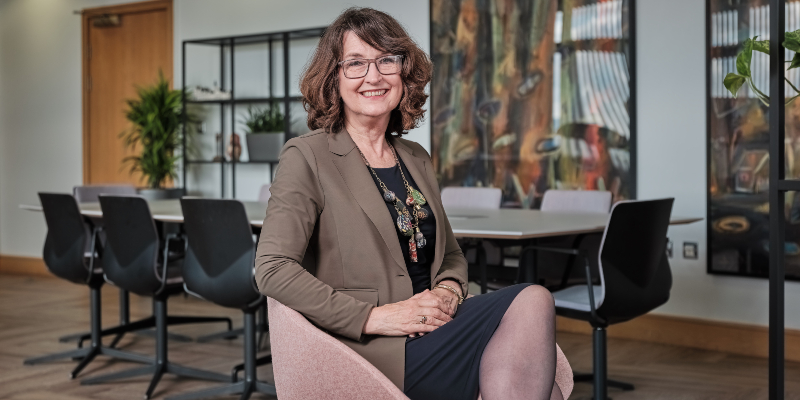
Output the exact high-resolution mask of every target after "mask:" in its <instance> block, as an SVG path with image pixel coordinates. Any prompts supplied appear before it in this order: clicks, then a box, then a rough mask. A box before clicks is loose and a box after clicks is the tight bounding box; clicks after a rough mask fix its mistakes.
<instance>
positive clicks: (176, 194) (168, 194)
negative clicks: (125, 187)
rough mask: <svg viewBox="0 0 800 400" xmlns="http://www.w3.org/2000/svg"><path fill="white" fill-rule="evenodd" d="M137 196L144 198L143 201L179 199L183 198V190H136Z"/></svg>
mask: <svg viewBox="0 0 800 400" xmlns="http://www.w3.org/2000/svg"><path fill="white" fill-rule="evenodd" d="M137 191H138V192H139V196H142V197H144V199H145V200H151V201H152V200H168V199H180V198H181V197H182V196H183V188H168V189H151V188H139V189H137Z"/></svg>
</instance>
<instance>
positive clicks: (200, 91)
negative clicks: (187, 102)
mask: <svg viewBox="0 0 800 400" xmlns="http://www.w3.org/2000/svg"><path fill="white" fill-rule="evenodd" d="M191 92H192V100H196V101H208V100H230V99H231V92H230V91H225V90H222V89H220V87H219V86H217V82H214V86H212V87H211V89H209V88H207V87H205V86H200V85H197V86H195V87H193V88H192V89H191Z"/></svg>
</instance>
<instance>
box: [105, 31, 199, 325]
mask: <svg viewBox="0 0 800 400" xmlns="http://www.w3.org/2000/svg"><path fill="white" fill-rule="evenodd" d="M181 104H182V107H183V121H181V122H183V124H182V125H183V126H182V127H181V131H182V132H183V134H182V135H181V146H182V147H181V164H183V169H182V171H181V176H182V178H181V185H182V186H183V194H186V157H188V155H187V154H186V121H187V120H188V119H189V118H188V116H187V115H186V42H183V44H182V50H181ZM120 305H121V304H120ZM123 323H127V321H126V322H120V324H123Z"/></svg>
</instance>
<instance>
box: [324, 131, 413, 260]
mask: <svg viewBox="0 0 800 400" xmlns="http://www.w3.org/2000/svg"><path fill="white" fill-rule="evenodd" d="M355 148H356V144H355V142H353V139H352V138H350V134H349V133H347V131H346V130H342V131H341V132H339V133H336V134H328V149H329V150H330V151H331V153H334V154H337V155H338V156H337V157H333V164H334V165H335V166H336V168H337V169H338V170H339V174H340V175H341V176H342V179H343V180H344V182H345V184H346V185H347V188H348V189H349V190H350V193H351V194H352V195H353V197H354V198H355V199H356V202H357V203H358V205H359V206H360V207H361V209H362V210H364V213H365V214H367V217H369V219H370V220H371V221H372V223H373V224H374V225H375V228H377V229H378V232H380V234H381V237H382V238H383V241H384V242H385V243H386V247H388V249H389V253H390V254H391V255H392V258H394V260H395V262H396V263H397V266H398V267H399V268H401V269H402V270H403V272H405V273H408V271H406V263H405V260H404V259H403V251H402V249H401V248H400V242H398V240H397V233H396V232H395V229H396V228H395V224H394V221H392V216H391V214H390V213H389V210H388V209H387V208H386V203H385V202H384V201H383V197H382V196H381V194H380V192H379V191H378V190H377V188H376V187H375V182H374V181H373V180H372V177H371V176H370V175H369V171H368V170H367V166H366V165H365V164H364V160H363V159H362V158H361V154H360V153H359V152H358V150H355Z"/></svg>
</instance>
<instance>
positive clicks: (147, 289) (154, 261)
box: [100, 195, 162, 296]
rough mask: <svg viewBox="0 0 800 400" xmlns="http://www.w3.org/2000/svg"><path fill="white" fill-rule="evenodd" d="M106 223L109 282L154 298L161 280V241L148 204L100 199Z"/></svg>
mask: <svg viewBox="0 0 800 400" xmlns="http://www.w3.org/2000/svg"><path fill="white" fill-rule="evenodd" d="M100 208H101V209H102V210H103V220H104V221H105V231H106V246H105V249H104V253H103V271H104V272H105V275H106V279H108V280H109V281H111V282H112V283H114V284H115V285H117V286H119V287H120V288H122V289H125V290H127V291H129V292H133V293H136V294H138V295H142V296H152V295H153V294H154V293H156V292H157V291H158V290H159V288H161V286H162V283H161V279H160V278H159V277H158V275H157V273H158V271H159V268H158V256H159V238H158V231H157V230H156V225H155V222H153V216H152V215H151V214H150V208H149V207H148V206H147V201H145V200H144V199H143V198H141V197H138V196H109V195H101V196H100Z"/></svg>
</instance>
